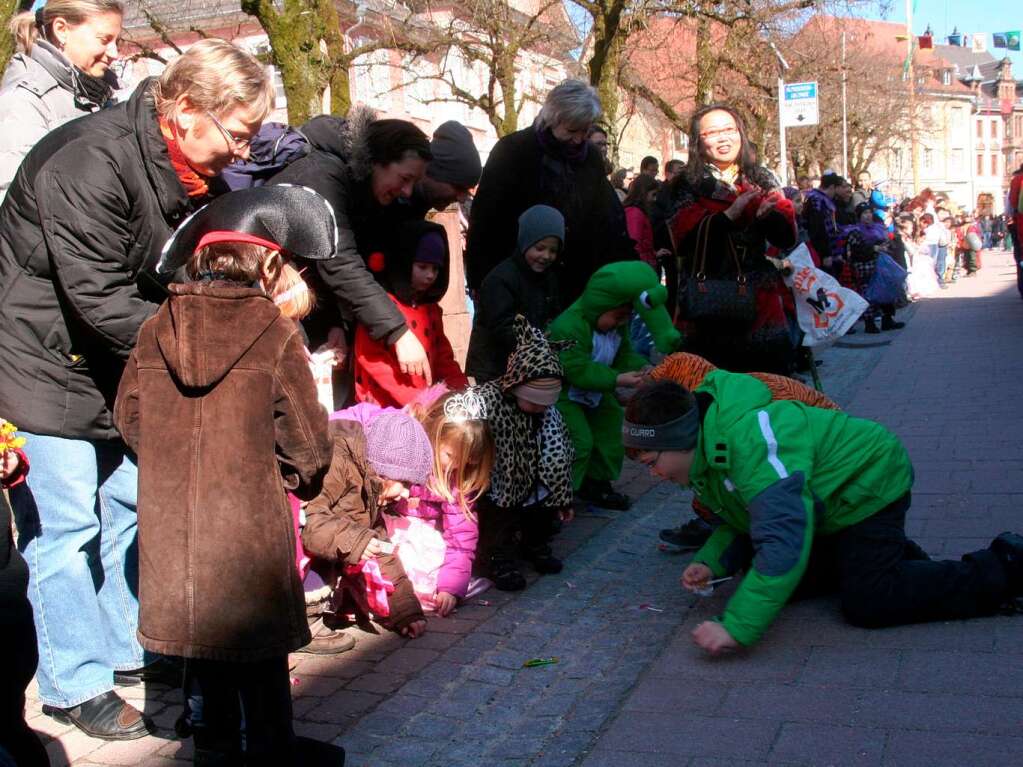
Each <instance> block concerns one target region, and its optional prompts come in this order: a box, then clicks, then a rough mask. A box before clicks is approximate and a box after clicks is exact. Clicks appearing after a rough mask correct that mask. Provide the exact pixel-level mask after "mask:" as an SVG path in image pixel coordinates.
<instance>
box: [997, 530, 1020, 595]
mask: <svg viewBox="0 0 1023 767" xmlns="http://www.w3.org/2000/svg"><path fill="white" fill-rule="evenodd" d="M991 551H993V552H994V554H995V556H996V557H998V561H999V562H1001V563H1002V567H1004V568H1005V576H1006V580H1007V581H1008V584H1009V593H1010V594H1012V595H1013V596H1016V597H1018V596H1023V535H1018V534H1017V533H1002V534H1001V535H999V536H998V537H997V538H995V539H994V540H993V541H991Z"/></svg>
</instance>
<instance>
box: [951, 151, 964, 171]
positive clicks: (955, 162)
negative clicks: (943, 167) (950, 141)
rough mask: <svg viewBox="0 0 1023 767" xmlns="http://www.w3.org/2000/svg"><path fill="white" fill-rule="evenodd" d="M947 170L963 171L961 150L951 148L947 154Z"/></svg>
mask: <svg viewBox="0 0 1023 767" xmlns="http://www.w3.org/2000/svg"><path fill="white" fill-rule="evenodd" d="M949 170H950V171H951V172H952V173H957V174H958V173H962V172H963V150H962V149H953V150H952V152H951V154H950V155H949Z"/></svg>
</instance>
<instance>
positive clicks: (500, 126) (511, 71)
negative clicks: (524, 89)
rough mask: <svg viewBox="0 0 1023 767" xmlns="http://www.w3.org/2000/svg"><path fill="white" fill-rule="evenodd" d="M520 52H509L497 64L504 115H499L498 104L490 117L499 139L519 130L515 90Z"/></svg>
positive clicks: (493, 108)
mask: <svg viewBox="0 0 1023 767" xmlns="http://www.w3.org/2000/svg"><path fill="white" fill-rule="evenodd" d="M517 55H518V50H517V49H515V50H511V51H509V52H507V54H506V56H505V58H504V60H503V61H500V62H498V64H497V73H496V74H497V82H498V83H499V84H500V86H501V107H502V110H501V111H502V112H503V114H498V112H497V104H491V105H490V109H491V110H492V112H493V113H492V114H490V115H488V117H489V118H490V124H491V125H493V126H494V130H495V131H497V137H498V138H504V137H505V136H507V135H508V134H509V133H514V132H515V131H517V130H518V129H519V108H518V103H517V102H516V96H517V91H516V90H515V57H516V56H517Z"/></svg>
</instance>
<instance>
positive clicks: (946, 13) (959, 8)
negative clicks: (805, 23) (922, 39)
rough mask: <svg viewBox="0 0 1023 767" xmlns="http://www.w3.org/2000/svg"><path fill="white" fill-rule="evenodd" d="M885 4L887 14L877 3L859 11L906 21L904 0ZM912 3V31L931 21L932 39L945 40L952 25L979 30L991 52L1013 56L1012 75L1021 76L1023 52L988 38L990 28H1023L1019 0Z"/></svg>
mask: <svg viewBox="0 0 1023 767" xmlns="http://www.w3.org/2000/svg"><path fill="white" fill-rule="evenodd" d="M911 2H912V0H911ZM886 5H888V6H889V7H890V10H889V12H888V14H887V15H883V14H882V11H881V6H880V4H879V6H878V7H877V8H875V10H874V11H873V12H869V11H864V12H863V13H861V14H860V15H862V16H865V17H868V18H874V19H880V18H884V19H886V20H888V21H900V22H903V23H905V21H906V0H888V3H886ZM914 7H915V10H914V11H913V32H914V33H915V34H918V35H920V34H923V32H924V30H926V29H927V25H928V24H930V25H931V29H932V30H933V31H934V37H935V40H934V42H936V43H945V42H947V41H946V40H945V37H946V36H947V35H949V34H951V33H952V29H953V28H954V27H959V31H960V32H965V33H968V34H972V33H974V32H982V33H984V35H985V37H986V40H987V49H988V51H989V52H990V53H991V55H992V56H994V57H996V58H999V59H1000V58H1003V57H1004V56H1005V54H1006V53H1008V54H1009V56H1011V57H1012V74H1013V76H1014V77H1015V78H1016V79H1017V80H1020V79H1023V53H1016V52H1010V51H1006V50H1005V49H1004V48H993V47H992V42H993V41H992V39H991V33H992V32H1007V31H1010V30H1016V29H1021V28H1023V11H1021V5H1020V2H1019V0H915V4H914Z"/></svg>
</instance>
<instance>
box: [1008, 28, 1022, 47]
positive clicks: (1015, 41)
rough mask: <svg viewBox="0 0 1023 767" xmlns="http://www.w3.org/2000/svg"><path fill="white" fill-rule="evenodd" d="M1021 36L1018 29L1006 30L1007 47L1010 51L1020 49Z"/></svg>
mask: <svg viewBox="0 0 1023 767" xmlns="http://www.w3.org/2000/svg"><path fill="white" fill-rule="evenodd" d="M1019 37H1020V31H1019V30H1018V29H1017V30H1016V31H1014V32H1006V33H1005V47H1006V48H1008V49H1009V50H1010V51H1018V50H1019Z"/></svg>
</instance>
